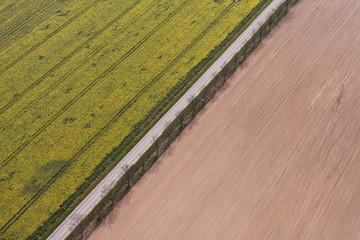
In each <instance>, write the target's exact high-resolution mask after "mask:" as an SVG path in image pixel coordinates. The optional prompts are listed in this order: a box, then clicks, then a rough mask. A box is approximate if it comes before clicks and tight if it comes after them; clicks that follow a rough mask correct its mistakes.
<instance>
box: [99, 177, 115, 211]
mask: <svg viewBox="0 0 360 240" xmlns="http://www.w3.org/2000/svg"><path fill="white" fill-rule="evenodd" d="M115 185H116V181H112V182H111V183H109V184H108V185H106V186H104V187H103V189H102V191H101V195H102V197H105V196H106V195H108V193H109V192H110V191H111V190H112V189H113V188H114V186H115ZM109 200H110V207H111V209H112V208H113V207H114V195H113V194H110V195H109Z"/></svg>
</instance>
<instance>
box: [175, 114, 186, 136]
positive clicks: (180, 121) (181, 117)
mask: <svg viewBox="0 0 360 240" xmlns="http://www.w3.org/2000/svg"><path fill="white" fill-rule="evenodd" d="M176 115H177V118H178V121H179V124H180V131H182V129H183V127H184V120H185V114H184V112H177V113H176Z"/></svg>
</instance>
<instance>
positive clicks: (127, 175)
mask: <svg viewBox="0 0 360 240" xmlns="http://www.w3.org/2000/svg"><path fill="white" fill-rule="evenodd" d="M121 170H122V173H123V174H124V175H123V176H125V181H126V192H127V191H128V190H129V188H130V184H131V174H130V171H129V170H130V166H129V165H128V164H125V165H123V166H122V167H121Z"/></svg>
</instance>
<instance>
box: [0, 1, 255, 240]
mask: <svg viewBox="0 0 360 240" xmlns="http://www.w3.org/2000/svg"><path fill="white" fill-rule="evenodd" d="M259 1H260V0H240V1H239V2H238V4H237V5H236V6H234V5H233V1H232V0H202V1H197V0H132V1H130V0H106V1H105V0H82V1H80V0H73V1H70V0H63V1H57V0H56V1H54V0H20V1H14V0H3V1H1V3H0V4H1V6H0V51H1V52H0V60H1V61H0V96H1V97H0V216H1V217H0V239H3V238H4V239H24V238H26V237H27V236H29V235H30V234H31V233H32V232H33V231H34V230H35V229H36V228H37V227H38V226H39V225H41V224H42V223H43V222H44V221H46V220H47V219H48V218H49V217H50V216H51V214H53V213H54V212H56V210H58V209H59V207H60V205H61V204H62V203H63V202H64V201H65V200H66V199H67V198H68V197H69V196H70V195H71V194H73V193H74V192H75V190H76V189H77V188H78V187H79V186H80V185H81V184H82V183H84V181H86V178H87V177H89V176H90V175H91V173H92V172H93V171H94V168H95V167H96V166H97V165H98V164H99V163H100V162H101V160H102V159H103V158H104V157H105V156H106V154H107V153H109V152H111V150H112V149H113V148H114V147H116V146H118V145H119V144H120V143H121V142H122V140H124V138H125V137H126V136H127V135H129V134H130V133H131V132H132V131H133V129H134V126H135V125H136V124H137V123H139V122H141V121H142V120H143V119H144V118H146V117H147V116H148V115H149V114H151V111H152V109H154V108H155V107H156V106H157V105H158V104H159V103H161V102H162V101H164V100H165V99H166V98H167V97H168V94H169V92H170V91H171V90H172V89H173V88H174V87H176V86H178V85H179V84H181V83H182V81H184V76H185V75H186V74H187V73H188V72H189V71H190V70H191V69H192V68H193V67H195V66H196V65H197V64H198V63H199V62H200V61H201V60H202V59H204V58H205V57H206V56H207V55H208V54H209V52H210V51H211V50H213V49H214V48H215V47H216V46H217V45H219V44H220V43H221V42H222V41H223V40H224V39H225V38H226V37H227V36H228V34H229V33H230V32H231V31H232V30H233V29H234V27H235V26H236V25H237V24H239V22H240V21H241V20H242V19H243V18H244V17H245V16H246V15H248V14H249V13H250V12H251V10H252V9H253V8H254V7H255V6H256V5H257V4H258V3H259Z"/></svg>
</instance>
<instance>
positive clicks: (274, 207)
mask: <svg viewBox="0 0 360 240" xmlns="http://www.w3.org/2000/svg"><path fill="white" fill-rule="evenodd" d="M359 29H360V2H359V1H358V0H348V1H328V0H312V1H311V0H300V2H299V3H298V5H297V6H295V7H294V8H293V9H292V10H291V12H290V13H289V15H288V16H287V17H286V18H285V19H284V20H283V21H282V22H281V24H280V26H278V27H277V28H276V29H275V30H273V32H272V33H271V35H270V36H269V37H268V38H267V39H266V40H264V41H263V43H262V44H261V46H260V47H259V49H258V50H257V51H256V52H255V53H254V54H253V55H252V56H251V57H250V58H249V59H248V60H247V62H246V64H245V65H244V66H243V67H242V68H241V69H239V70H238V71H237V72H236V74H235V75H234V76H233V78H232V79H230V80H229V82H228V85H227V88H226V89H225V90H224V91H222V92H221V93H219V94H218V95H217V96H218V97H217V99H216V100H214V101H212V102H211V103H209V105H208V106H207V109H206V110H205V111H203V113H202V114H200V116H199V117H198V118H197V119H196V122H195V123H194V124H193V125H192V127H190V128H188V129H187V130H185V132H184V133H183V134H182V135H181V137H180V139H178V140H177V141H176V142H175V143H174V144H173V146H172V148H171V150H170V151H169V153H168V154H167V155H166V156H164V157H162V158H161V159H160V160H159V161H160V162H159V165H158V166H157V168H156V169H155V170H154V171H151V172H150V173H148V174H147V175H146V176H145V177H144V178H143V180H142V181H141V182H140V183H138V184H137V185H136V186H135V187H134V188H133V191H132V193H130V195H129V198H128V200H125V201H123V202H122V203H121V205H120V206H119V207H118V208H117V209H116V210H115V211H114V213H113V214H112V216H111V217H110V218H109V219H108V220H107V221H106V222H105V223H104V224H103V225H102V226H101V227H100V228H99V229H98V230H97V231H95V232H94V234H93V235H92V236H91V239H109V240H110V239H134V240H135V239H136V240H138V239H151V240H153V239H196V240H199V239H244V240H248V239H274V240H278V239H286V240H287V239H304V240H305V239H306V240H308V239H314V240H315V239H316V240H317V239H324V240H325V239H326V240H328V239H334V240H335V239H336V240H338V239H360V160H359V159H360V152H359V149H360V105H359V104H360V94H359V92H360V82H359V76H360V54H359V53H360V44H359V43H360V31H359ZM342 86H343V91H342V93H341V89H342ZM339 97H341V99H340V101H339V102H338V99H339ZM337 103H338V104H337ZM337 105H338V106H337Z"/></svg>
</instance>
